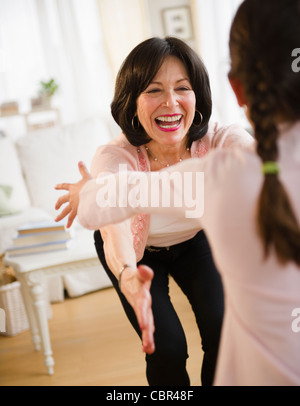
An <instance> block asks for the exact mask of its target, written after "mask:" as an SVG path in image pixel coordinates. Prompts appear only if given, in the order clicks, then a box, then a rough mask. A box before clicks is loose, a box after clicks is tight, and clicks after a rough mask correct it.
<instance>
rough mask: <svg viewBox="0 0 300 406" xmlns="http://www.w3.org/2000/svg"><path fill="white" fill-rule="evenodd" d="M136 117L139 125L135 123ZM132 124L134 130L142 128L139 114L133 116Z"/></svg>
mask: <svg viewBox="0 0 300 406" xmlns="http://www.w3.org/2000/svg"><path fill="white" fill-rule="evenodd" d="M134 119H136V121H137V125H135V120H134ZM131 126H132V128H133V129H134V130H138V129H139V128H140V121H139V118H138V116H133V118H132V120H131Z"/></svg>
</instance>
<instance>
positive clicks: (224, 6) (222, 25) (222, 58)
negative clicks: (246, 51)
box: [192, 0, 249, 127]
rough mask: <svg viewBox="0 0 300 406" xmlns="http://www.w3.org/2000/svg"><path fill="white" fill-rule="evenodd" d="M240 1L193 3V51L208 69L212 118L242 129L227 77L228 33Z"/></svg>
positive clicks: (240, 113) (201, 0)
mask: <svg viewBox="0 0 300 406" xmlns="http://www.w3.org/2000/svg"><path fill="white" fill-rule="evenodd" d="M241 3H242V0H194V1H192V6H193V8H194V12H195V19H194V22H195V32H196V40H197V51H198V53H199V54H200V56H201V57H202V59H203V61H204V63H205V66H206V67H207V69H208V72H209V76H210V81H211V88H212V98H213V116H212V119H214V120H215V121H219V122H220V123H222V124H231V123H239V124H241V125H243V126H245V127H248V126H249V124H248V123H247V121H246V118H245V114H244V111H243V110H242V109H241V108H240V107H239V106H238V104H237V102H236V99H235V96H234V93H233V91H232V89H231V87H230V84H229V81H228V78H227V75H228V72H229V68H230V64H229V62H230V59H229V45H228V44H229V32H230V26H231V23H232V20H233V17H234V15H235V12H236V10H237V8H238V6H239V5H240V4H241Z"/></svg>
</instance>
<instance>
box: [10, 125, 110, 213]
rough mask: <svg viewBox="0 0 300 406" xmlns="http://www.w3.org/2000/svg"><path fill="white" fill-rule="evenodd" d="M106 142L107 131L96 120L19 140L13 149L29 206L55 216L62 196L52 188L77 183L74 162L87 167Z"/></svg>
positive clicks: (41, 131)
mask: <svg viewBox="0 0 300 406" xmlns="http://www.w3.org/2000/svg"><path fill="white" fill-rule="evenodd" d="M110 138H111V137H110V133H109V130H108V128H107V127H106V125H105V124H104V122H103V121H102V120H101V119H98V118H97V119H92V120H88V121H84V122H82V123H80V124H74V125H71V126H68V127H66V128H60V127H55V128H48V129H44V130H40V131H35V132H34V133H31V134H29V135H27V136H25V137H21V138H19V140H18V141H17V149H18V153H19V158H20V161H21V164H22V167H23V170H24V174H25V178H26V182H27V186H28V190H29V194H30V197H31V200H32V202H33V205H34V206H37V207H41V208H43V209H44V210H45V211H47V212H48V213H49V214H51V215H53V216H54V215H55V214H57V213H55V209H54V205H55V202H56V200H57V199H58V197H59V195H60V194H64V192H58V191H56V190H55V189H54V186H55V185H56V184H57V183H62V182H75V181H77V180H79V179H80V174H79V171H78V167H77V164H78V162H79V161H81V160H82V161H84V162H85V163H86V165H87V167H89V166H90V164H91V160H92V157H93V156H94V154H95V152H96V149H97V147H98V146H99V145H101V144H104V143H107V142H108V141H109V140H110Z"/></svg>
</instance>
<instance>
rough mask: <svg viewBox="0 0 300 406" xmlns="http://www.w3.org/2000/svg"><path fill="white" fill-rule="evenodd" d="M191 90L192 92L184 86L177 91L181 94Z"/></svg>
mask: <svg viewBox="0 0 300 406" xmlns="http://www.w3.org/2000/svg"><path fill="white" fill-rule="evenodd" d="M189 90H191V89H190V88H189V87H186V86H182V87H179V88H178V89H177V91H180V92H184V91H189Z"/></svg>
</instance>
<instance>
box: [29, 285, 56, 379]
mask: <svg viewBox="0 0 300 406" xmlns="http://www.w3.org/2000/svg"><path fill="white" fill-rule="evenodd" d="M43 293H44V292H43V286H42V285H41V284H40V283H36V284H33V285H31V287H30V294H31V297H32V300H33V306H34V310H35V314H36V321H37V324H38V328H39V331H40V336H41V339H42V344H43V349H44V356H45V365H46V367H47V369H48V374H49V375H52V374H53V373H54V369H53V365H54V359H53V357H52V349H51V342H50V334H49V328H48V318H47V311H46V302H45V299H44V294H43Z"/></svg>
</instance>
